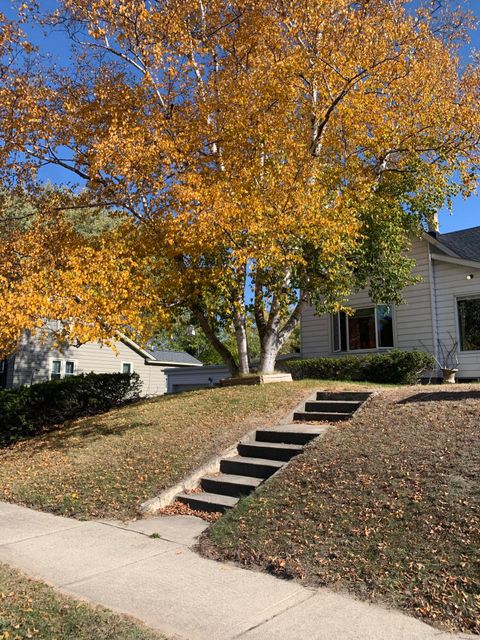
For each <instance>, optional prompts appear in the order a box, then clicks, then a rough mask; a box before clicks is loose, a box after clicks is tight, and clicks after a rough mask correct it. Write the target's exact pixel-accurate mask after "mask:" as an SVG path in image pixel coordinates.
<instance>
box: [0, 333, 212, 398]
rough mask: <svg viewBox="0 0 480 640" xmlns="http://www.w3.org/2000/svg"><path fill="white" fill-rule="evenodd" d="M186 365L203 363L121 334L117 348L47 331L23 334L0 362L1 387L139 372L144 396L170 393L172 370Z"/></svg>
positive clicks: (191, 365) (177, 352) (186, 354)
mask: <svg viewBox="0 0 480 640" xmlns="http://www.w3.org/2000/svg"><path fill="white" fill-rule="evenodd" d="M184 367H188V368H189V369H192V370H196V369H198V368H199V367H200V368H201V367H202V363H201V362H200V361H199V360H197V359H196V358H194V357H193V356H191V355H190V354H188V353H186V352H185V351H164V350H158V349H154V350H146V349H143V348H142V347H140V346H139V345H138V344H136V343H135V342H133V341H132V340H130V339H129V338H127V337H126V336H119V339H118V340H117V341H116V342H115V350H112V349H111V348H110V347H106V346H102V345H100V344H98V343H96V342H88V343H86V344H82V345H80V346H78V347H76V346H72V345H64V346H63V347H62V348H61V349H60V348H58V346H56V345H55V340H54V339H53V338H52V337H51V336H49V335H48V333H47V334H45V333H44V335H43V339H42V338H41V337H40V336H39V335H36V336H32V335H31V334H30V333H29V332H28V331H25V332H24V333H23V334H22V337H21V339H20V342H19V345H18V348H17V350H16V352H15V353H14V354H13V355H12V356H10V357H9V358H7V359H6V360H3V361H2V362H0V388H1V387H4V388H5V387H20V386H22V385H30V384H34V383H36V382H45V381H46V380H54V379H58V378H64V377H68V376H74V375H77V374H81V373H90V372H94V373H117V372H118V373H120V372H121V373H134V372H135V373H138V375H139V377H140V381H141V382H142V390H141V394H142V395H143V396H154V395H161V394H163V393H166V392H167V389H168V380H167V375H168V371H170V370H173V369H175V370H177V371H178V370H179V369H180V370H181V369H182V368H184Z"/></svg>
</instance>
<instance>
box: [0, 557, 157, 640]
mask: <svg viewBox="0 0 480 640" xmlns="http://www.w3.org/2000/svg"><path fill="white" fill-rule="evenodd" d="M32 638H33V639H35V640H92V639H93V638H94V639H95V640H162V639H163V640H165V636H163V635H160V634H158V633H155V632H154V631H152V630H150V629H147V628H146V627H144V626H143V625H142V624H141V623H139V622H136V621H134V620H132V619H130V618H127V617H126V616H121V615H118V614H114V613H113V612H111V611H108V610H107V609H104V608H101V607H94V606H91V605H89V604H86V603H84V602H80V601H78V600H74V599H72V598H68V597H66V596H63V595H60V594H58V593H56V592H55V591H54V590H53V589H52V588H51V587H49V586H47V585H46V584H44V583H42V582H38V581H36V580H30V579H28V578H26V577H24V576H23V575H22V574H20V573H19V572H18V571H15V570H13V569H10V568H9V567H7V566H5V565H2V564H0V640H27V639H32Z"/></svg>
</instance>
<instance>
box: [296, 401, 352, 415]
mask: <svg viewBox="0 0 480 640" xmlns="http://www.w3.org/2000/svg"><path fill="white" fill-rule="evenodd" d="M361 406H362V402H361V401H360V400H317V401H316V402H306V403H305V411H319V412H320V413H322V412H324V411H327V412H329V411H331V412H332V413H353V412H354V411H356V410H357V409H358V407H361Z"/></svg>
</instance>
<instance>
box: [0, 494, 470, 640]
mask: <svg viewBox="0 0 480 640" xmlns="http://www.w3.org/2000/svg"><path fill="white" fill-rule="evenodd" d="M204 527H205V523H204V522H203V521H201V520H199V519H197V518H191V517H185V516H173V517H170V518H152V519H148V520H141V521H138V522H134V523H131V524H129V525H124V524H121V523H109V522H103V523H101V522H79V521H77V520H70V519H67V518H59V517H56V516H52V515H49V514H45V513H40V512H37V511H32V510H30V509H24V508H23V507H18V506H15V505H11V504H6V503H0V562H5V563H8V564H10V565H12V566H15V567H17V568H19V569H21V570H23V571H24V572H25V573H27V574H29V575H31V576H33V577H39V578H41V579H43V580H45V581H46V582H48V583H50V584H51V585H53V586H55V587H57V588H59V589H61V590H62V591H64V592H66V593H68V594H71V595H73V596H76V597H80V598H84V599H87V600H90V601H91V602H94V603H99V604H102V605H104V606H106V607H109V608H111V609H115V610H117V611H121V612H124V613H127V614H130V615H133V616H135V617H136V618H139V619H140V620H143V621H144V622H145V623H146V624H147V625H149V626H151V627H153V628H155V629H158V630H159V631H162V632H164V633H165V635H167V636H170V637H171V638H183V639H185V640H233V639H236V638H242V639H245V640H297V639H298V640H300V639H301V640H430V639H436V640H454V639H455V640H458V639H460V638H469V637H470V638H471V637H472V636H465V635H451V634H446V633H442V632H440V631H438V630H436V629H433V628H432V627H429V626H427V625H425V624H423V623H422V622H420V621H418V620H415V619H413V618H410V617H408V616H406V615H403V614H402V613H399V612H397V611H393V610H388V609H384V608H382V607H378V606H373V605H369V604H367V603H363V602H359V601H357V600H355V599H353V598H349V597H347V596H343V595H339V594H337V593H334V592H331V591H329V590H327V589H319V590H313V589H312V590H311V589H306V588H304V587H302V586H300V585H298V584H296V583H294V582H286V581H283V580H277V579H276V578H273V577H271V576H268V575H266V574H263V573H257V572H254V571H246V570H243V569H240V568H238V567H235V566H231V565H228V564H222V563H217V562H213V561H211V560H206V559H204V558H201V557H199V556H198V555H197V554H195V553H193V552H192V551H190V549H189V546H190V545H191V544H192V543H193V542H194V540H195V538H196V536H198V535H199V534H200V533H201V531H202V530H203V529H204ZM152 533H153V534H159V536H160V537H154V538H151V537H149V536H150V535H151V534H152Z"/></svg>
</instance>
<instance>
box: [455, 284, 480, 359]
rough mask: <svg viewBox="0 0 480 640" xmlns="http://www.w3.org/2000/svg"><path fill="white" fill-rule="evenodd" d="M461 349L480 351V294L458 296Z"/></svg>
mask: <svg viewBox="0 0 480 640" xmlns="http://www.w3.org/2000/svg"><path fill="white" fill-rule="evenodd" d="M457 310H458V328H459V332H460V351H480V296H472V297H471V298H458V300H457Z"/></svg>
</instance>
